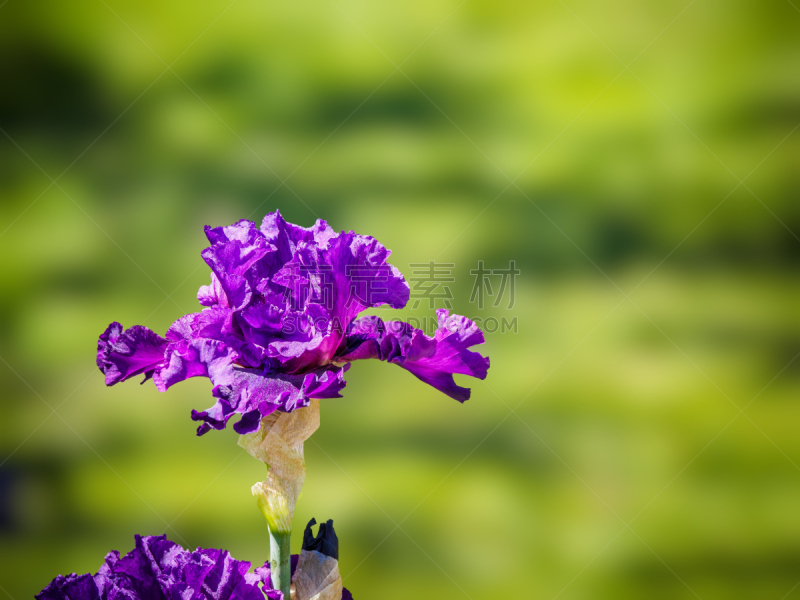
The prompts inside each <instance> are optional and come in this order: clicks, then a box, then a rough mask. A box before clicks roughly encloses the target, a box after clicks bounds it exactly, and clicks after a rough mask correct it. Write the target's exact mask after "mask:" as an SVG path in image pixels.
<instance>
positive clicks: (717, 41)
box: [0, 0, 800, 600]
mask: <svg viewBox="0 0 800 600" xmlns="http://www.w3.org/2000/svg"><path fill="white" fill-rule="evenodd" d="M0 57H2V60H0V128H2V131H0V198H1V199H2V203H1V204H0V252H2V263H0V265H1V266H0V269H2V270H1V271H0V275H1V277H0V286H2V287H1V288H0V289H1V291H0V362H1V363H2V364H0V382H2V390H3V394H2V414H3V418H2V420H0V431H1V432H2V433H1V434H0V436H1V437H0V461H2V465H1V466H0V591H2V592H3V594H0V596H3V595H4V596H7V597H9V598H11V599H12V600H21V599H22V598H30V597H31V596H32V595H33V594H34V593H36V592H38V591H39V590H41V588H42V587H44V585H45V584H46V583H47V582H49V581H50V580H51V579H52V578H53V577H54V576H55V575H57V574H59V573H70V572H73V571H77V572H78V573H84V572H89V571H92V572H94V571H96V570H97V568H98V567H99V566H100V564H101V562H102V559H103V556H104V555H105V553H106V552H108V551H109V550H111V549H117V550H120V551H122V552H127V551H128V550H130V549H131V548H132V546H133V535H134V534H135V533H141V534H160V533H164V532H166V533H167V534H168V535H169V537H170V538H171V539H174V540H175V541H177V542H179V543H181V544H183V545H184V546H187V547H196V546H203V547H223V548H227V549H229V550H230V551H231V552H232V553H233V555H234V556H235V557H237V558H241V559H248V560H250V561H252V562H253V563H262V562H263V561H264V560H265V559H266V557H267V556H268V538H267V530H266V525H265V523H264V522H263V518H262V517H261V515H260V513H259V511H258V510H257V508H256V505H255V501H254V499H253V498H252V496H251V495H250V486H251V485H252V484H253V483H255V482H256V481H259V480H261V479H263V478H264V472H263V466H262V465H261V464H260V463H257V462H256V461H254V460H253V459H252V458H250V457H249V456H248V455H246V454H245V453H244V452H243V451H242V450H241V449H240V448H239V447H238V446H237V445H236V439H237V438H236V435H235V433H234V432H233V431H232V430H230V429H229V430H226V431H224V432H212V433H210V434H209V435H206V436H204V437H201V438H197V437H195V435H194V430H195V424H194V423H193V422H192V421H191V420H190V419H189V414H190V410H191V409H192V408H196V409H203V408H206V407H208V406H210V405H211V404H212V399H211V395H210V387H211V386H210V384H209V382H208V381H207V380H201V379H197V380H191V381H189V382H186V383H183V384H181V385H178V386H176V387H175V388H173V389H171V390H170V391H169V393H167V394H159V393H158V392H157V391H156V390H155V388H154V386H153V385H152V384H151V383H149V382H148V383H146V384H145V385H143V386H141V387H140V386H138V385H137V384H136V383H135V382H127V383H125V384H122V385H119V386H116V387H114V388H106V387H105V386H104V385H103V380H102V376H101V374H100V373H99V372H98V371H97V369H96V367H95V365H94V360H95V358H94V348H95V344H96V339H97V336H98V334H99V333H100V332H102V331H103V329H104V328H105V327H106V326H107V324H108V323H109V322H110V321H113V320H119V321H120V322H122V323H123V324H124V325H125V326H126V327H127V326H130V325H133V324H137V323H139V324H143V325H146V326H148V327H150V328H152V329H154V330H156V331H158V332H161V333H163V332H164V331H165V330H166V328H167V327H168V326H169V324H170V323H171V322H172V321H173V320H174V319H176V318H177V317H179V316H181V315H182V314H184V313H187V312H194V311H196V310H198V309H199V305H198V304H197V301H196V298H195V294H196V290H197V288H198V287H199V286H200V285H204V284H206V283H207V282H208V280H209V276H208V272H209V271H208V268H207V267H206V266H205V265H204V263H203V262H202V261H201V259H200V251H201V250H202V248H204V247H205V245H206V242H205V238H204V235H203V225H205V224H212V225H222V224H229V223H232V222H234V221H236V220H238V219H241V218H250V219H252V220H255V221H256V222H260V220H261V218H262V217H263V215H264V214H265V213H266V212H268V211H272V210H275V209H276V208H279V209H280V210H281V211H282V213H283V214H284V215H285V216H286V218H287V219H288V220H290V221H293V222H296V223H299V224H303V225H306V226H308V225H311V224H312V223H313V222H314V220H315V219H316V218H323V219H326V220H327V221H329V222H330V223H331V225H332V226H333V227H334V228H336V229H345V230H350V229H353V230H355V231H356V232H359V233H364V234H370V235H373V236H375V237H377V238H378V239H379V240H380V241H381V242H383V243H384V244H385V245H386V246H387V247H389V248H391V249H392V250H393V260H392V262H393V263H394V264H395V265H396V266H398V267H399V268H400V269H401V270H402V271H403V272H404V273H405V274H406V277H407V278H409V277H410V276H411V271H412V268H411V267H409V265H410V264H412V263H427V262H429V261H435V262H437V263H447V264H452V265H453V267H452V276H453V279H454V281H453V282H451V283H448V284H447V285H448V286H449V287H450V289H451V290H452V293H453V301H452V304H453V310H454V311H455V312H457V313H460V314H465V315H467V316H470V317H478V318H481V319H483V320H484V322H486V321H485V320H486V319H490V318H494V319H497V320H498V321H488V322H490V323H493V324H494V323H496V322H499V321H500V320H501V319H502V318H506V319H507V320H508V322H511V321H512V320H513V319H517V320H516V323H517V329H518V330H517V332H516V333H515V332H514V331H506V332H501V331H499V330H498V331H495V332H494V333H489V334H487V343H486V345H485V346H484V347H483V348H482V351H483V352H484V353H485V354H488V355H489V356H490V357H491V361H492V367H491V369H490V371H489V377H488V379H487V380H486V381H485V383H482V382H480V381H474V380H471V381H467V378H460V379H459V382H460V383H461V384H462V385H469V386H471V387H472V388H473V394H472V398H471V399H470V400H469V401H468V402H466V403H465V404H464V405H463V406H462V405H459V404H458V403H457V402H455V401H453V400H451V399H449V398H447V397H445V396H443V395H442V394H440V393H438V392H437V391H436V390H434V389H432V388H430V387H428V386H426V385H424V384H422V383H421V382H419V381H417V380H416V379H415V378H414V377H413V376H411V375H410V374H409V373H407V372H405V371H403V370H401V369H399V368H397V367H394V366H391V365H387V364H382V363H378V362H374V361H368V362H365V363H363V364H358V363H357V364H354V365H353V367H352V369H351V370H350V372H349V374H348V381H349V383H348V386H347V388H346V390H345V394H344V396H345V397H344V398H342V399H335V400H324V401H323V403H322V427H321V428H320V430H319V431H318V432H317V433H316V434H315V435H314V436H313V437H312V439H311V441H309V442H308V443H307V444H306V459H307V465H308V478H307V480H306V486H305V489H304V494H303V496H302V497H301V499H300V503H299V505H298V509H297V514H296V518H295V519H296V520H295V535H294V540H293V543H294V547H295V548H296V549H298V550H299V546H300V539H301V534H302V528H303V525H304V524H305V523H306V522H307V521H308V519H310V518H311V517H312V516H313V517H316V518H317V520H323V519H328V518H333V519H334V522H335V525H336V531H337V533H338V535H339V539H340V545H341V570H342V573H343V575H344V581H345V584H346V585H347V586H348V587H349V588H350V589H351V590H352V591H353V592H354V595H355V597H356V598H357V599H362V600H363V599H374V598H380V599H382V600H393V599H399V598H409V597H413V598H419V599H423V598H431V599H433V598H436V599H442V598H454V599H457V598H462V597H467V598H472V599H475V600H477V599H478V598H546V599H551V598H560V599H562V600H568V599H584V598H604V599H605V598H608V599H614V600H619V599H625V598H631V599H641V598H648V599H670V600H671V599H676V598H702V599H703V600H711V599H730V598H753V599H759V600H770V599H775V600H781V599H784V600H786V599H791V598H800V587H797V586H798V583H799V582H800V569H799V568H798V564H800V511H798V504H799V502H800V472H799V471H800V467H798V464H799V463H800V437H798V435H797V430H798V423H799V422H800V421H798V419H800V405H799V404H798V391H799V390H800V359H797V355H798V352H800V312H799V311H798V301H800V280H798V272H799V271H800V269H799V268H798V267H800V239H798V236H797V234H798V233H800V203H798V184H799V183H800V169H798V158H800V152H798V150H800V133H799V132H798V131H797V127H798V123H800V10H799V9H798V5H797V2H796V0H791V1H789V0H774V1H769V2H744V1H741V0H733V1H727V2H722V1H720V0H694V1H692V0H676V1H671V0H669V1H667V2H660V3H655V2H636V1H631V0H612V1H609V2H602V3H596V2H589V1H588V0H563V2H562V1H560V0H558V1H550V0H548V1H545V2H522V1H519V0H501V1H500V2H489V1H488V0H465V1H464V2H461V0H448V1H445V2H434V3H431V2H420V1H416V0H412V1H411V2H368V1H365V0H291V1H287V0H220V1H210V2H188V1H186V0H166V1H162V2H154V1H152V0H146V1H143V2H135V3H133V2H122V1H120V0H75V1H74V2H55V1H52V0H39V1H38V2H25V1H23V0H6V2H5V3H2V4H0ZM479 261H484V264H485V266H486V267H487V268H494V269H499V268H508V265H509V262H510V261H515V264H516V266H517V268H519V269H520V271H521V274H520V276H519V277H518V278H517V280H516V289H515V297H514V304H513V306H512V307H510V308H509V290H506V292H505V294H506V295H505V297H504V298H503V299H502V302H500V304H499V305H498V306H496V307H495V306H493V304H494V302H493V300H494V299H492V301H489V302H487V303H486V305H485V306H484V307H483V308H482V309H481V308H479V307H478V306H477V303H476V302H470V294H471V292H472V287H473V275H471V274H470V271H471V270H473V269H476V268H477V267H478V264H479ZM498 283H499V279H497V278H495V279H494V280H493V286H494V287H493V291H494V293H495V296H496V295H497V294H498V293H499V287H498ZM438 307H441V303H440V302H437V304H436V306H435V307H434V306H428V303H427V301H423V302H422V303H421V305H420V306H419V307H418V308H417V309H416V310H413V309H411V308H409V309H407V310H406V311H403V312H398V313H397V315H398V317H400V316H402V317H416V318H419V319H422V318H423V317H432V316H433V314H434V308H438ZM381 314H383V315H384V316H386V315H385V313H383V312H381ZM373 362H374V364H373Z"/></svg>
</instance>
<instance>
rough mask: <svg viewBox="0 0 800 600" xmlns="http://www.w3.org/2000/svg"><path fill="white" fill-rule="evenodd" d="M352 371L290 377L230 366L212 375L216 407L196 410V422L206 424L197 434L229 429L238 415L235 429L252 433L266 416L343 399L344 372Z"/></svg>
mask: <svg viewBox="0 0 800 600" xmlns="http://www.w3.org/2000/svg"><path fill="white" fill-rule="evenodd" d="M348 368H349V365H344V366H342V367H334V366H330V367H325V368H322V369H318V370H317V371H315V372H313V373H307V374H305V375H287V374H284V373H279V372H265V370H264V369H249V368H245V367H241V366H239V365H237V364H235V363H229V364H228V365H225V366H223V367H220V368H219V370H217V371H215V372H212V373H211V381H212V382H213V383H214V389H213V391H212V394H213V395H214V397H215V398H216V399H217V402H216V404H214V406H212V407H211V408H209V409H207V410H204V411H192V419H193V420H195V421H201V422H202V423H201V425H200V426H199V427H198V429H197V435H203V434H204V433H206V432H207V431H209V430H210V429H225V426H226V425H227V423H228V421H229V420H230V419H231V417H233V416H234V415H236V414H239V415H242V418H241V419H240V420H239V422H238V423H236V424H235V425H234V426H233V428H234V430H235V431H236V432H237V433H239V434H245V433H252V432H253V431H255V430H257V429H258V426H259V423H260V422H261V419H262V418H263V417H265V416H267V415H269V414H272V413H273V412H275V411H276V410H281V411H284V412H291V411H293V410H295V409H296V408H301V407H304V406H308V405H309V404H310V402H311V399H312V398H340V397H341V395H340V394H339V392H340V391H341V390H342V389H343V388H344V386H345V385H346V384H347V382H346V381H345V380H344V373H345V372H346V371H347V369H348Z"/></svg>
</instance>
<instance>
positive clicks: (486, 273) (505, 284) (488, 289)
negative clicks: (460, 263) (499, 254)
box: [469, 260, 522, 310]
mask: <svg viewBox="0 0 800 600" xmlns="http://www.w3.org/2000/svg"><path fill="white" fill-rule="evenodd" d="M521 272H522V271H520V270H519V269H518V268H517V263H516V261H513V260H510V261H508V269H486V268H484V266H483V261H482V260H479V261H478V268H477V269H472V270H471V271H470V272H469V273H470V275H472V276H473V277H475V283H474V284H473V286H472V293H471V294H470V295H469V301H470V302H476V301H477V302H478V309H479V310H483V307H484V302H485V298H486V296H487V295H488V296H489V297H490V298H491V297H492V296H494V295H495V294H494V289H493V288H492V283H491V281H490V279H489V277H490V276H495V275H499V276H500V278H501V279H500V284H499V286H498V289H497V296H496V297H495V300H494V302H493V303H492V306H494V307H495V308H496V307H498V306H500V302H501V301H502V300H503V296H505V293H506V289H508V291H509V294H508V295H509V299H508V306H506V309H507V310H510V309H512V308H514V300H515V297H516V278H517V275H519V274H520V273H521Z"/></svg>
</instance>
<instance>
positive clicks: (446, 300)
mask: <svg viewBox="0 0 800 600" xmlns="http://www.w3.org/2000/svg"><path fill="white" fill-rule="evenodd" d="M408 266H409V267H410V268H411V269H412V271H411V274H412V275H413V277H409V278H408V280H409V281H411V282H413V283H414V287H412V288H411V294H410V296H411V298H413V299H414V304H413V305H412V306H411V308H412V309H413V310H416V309H417V308H419V305H420V302H422V300H427V301H428V308H430V309H434V308H436V301H437V300H441V301H442V304H444V307H445V308H447V309H452V308H453V303H452V302H451V300H453V292H451V291H450V287H449V286H446V285H442V284H443V283H452V282H454V281H455V280H456V279H455V277H453V276H452V269H453V268H454V267H455V264H453V263H436V262H434V261H430V262H427V263H411V264H409V265H408ZM440 287H441V289H439V288H440Z"/></svg>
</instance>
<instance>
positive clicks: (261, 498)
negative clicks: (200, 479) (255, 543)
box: [239, 399, 319, 598]
mask: <svg viewBox="0 0 800 600" xmlns="http://www.w3.org/2000/svg"><path fill="white" fill-rule="evenodd" d="M318 427H319V400H316V399H312V400H311V403H310V404H309V406H307V407H305V408H299V409H297V410H294V411H292V412H290V413H286V412H274V413H272V414H271V415H267V416H266V417H264V418H263V419H262V420H261V426H260V427H259V429H258V430H257V431H255V432H253V433H248V434H246V435H241V436H239V445H240V446H241V447H242V448H244V449H245V450H247V452H248V453H250V454H251V455H252V456H253V457H255V458H257V459H258V460H260V461H261V462H263V463H265V464H266V465H267V468H268V469H269V471H268V473H267V479H266V480H265V481H262V482H259V483H256V484H255V485H254V486H253V488H252V491H253V495H254V496H255V497H256V502H257V503H258V507H259V509H260V510H261V512H262V513H263V514H264V516H265V517H266V519H267V524H268V525H269V533H270V565H271V567H272V582H273V585H274V586H275V588H277V589H280V590H281V591H283V592H284V594H285V595H286V596H287V598H288V591H289V585H290V582H291V575H290V571H289V556H290V550H289V541H290V539H291V533H292V519H293V517H294V509H295V506H296V505H297V498H298V497H299V496H300V490H301V489H302V488H303V482H304V481H305V478H306V465H305V458H304V454H303V443H304V442H305V441H306V440H307V439H308V438H309V436H311V434H312V433H314V432H315V431H316V430H317V428H318Z"/></svg>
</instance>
